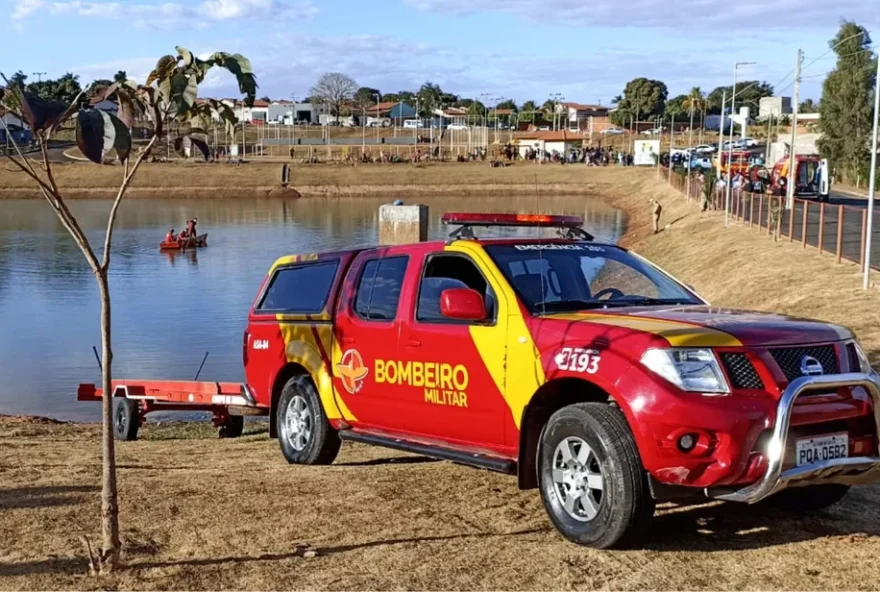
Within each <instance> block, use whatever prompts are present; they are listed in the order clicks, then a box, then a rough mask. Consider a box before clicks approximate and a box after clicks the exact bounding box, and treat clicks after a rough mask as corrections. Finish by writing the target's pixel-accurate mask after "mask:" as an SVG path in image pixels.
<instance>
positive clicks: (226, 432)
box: [218, 415, 244, 438]
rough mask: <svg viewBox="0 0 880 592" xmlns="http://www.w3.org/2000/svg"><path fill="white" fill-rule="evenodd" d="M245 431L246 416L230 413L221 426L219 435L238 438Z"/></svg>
mask: <svg viewBox="0 0 880 592" xmlns="http://www.w3.org/2000/svg"><path fill="white" fill-rule="evenodd" d="M243 431H244V417H242V416H241V415H230V416H229V417H227V418H226V421H224V422H223V425H221V426H220V430H219V431H218V435H219V436H220V437H221V438H238V437H239V436H241V433H242V432H243Z"/></svg>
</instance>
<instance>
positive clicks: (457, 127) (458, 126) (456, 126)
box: [449, 123, 468, 131]
mask: <svg viewBox="0 0 880 592" xmlns="http://www.w3.org/2000/svg"><path fill="white" fill-rule="evenodd" d="M467 128H468V126H466V125H465V124H463V123H452V124H450V125H449V129H451V130H455V131H462V130H467Z"/></svg>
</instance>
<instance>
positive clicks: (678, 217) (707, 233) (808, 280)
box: [0, 167, 880, 590]
mask: <svg viewBox="0 0 880 592" xmlns="http://www.w3.org/2000/svg"><path fill="white" fill-rule="evenodd" d="M559 168H560V169H563V168H564V169H565V170H566V171H568V170H569V167H559ZM572 169H573V168H572ZM573 170H575V169H573ZM576 170H578V172H579V174H580V175H581V180H582V182H584V183H589V184H592V187H593V190H592V194H593V195H597V196H600V197H603V198H605V199H607V200H608V201H609V202H610V203H612V204H613V205H616V206H618V207H621V208H624V209H626V210H627V211H628V212H629V213H630V228H629V233H628V235H627V237H626V240H625V242H626V244H627V245H628V246H630V247H632V248H634V249H635V250H636V251H638V252H639V253H641V254H643V255H645V256H647V257H648V258H650V259H652V260H653V261H655V262H656V263H657V264H659V265H660V266H662V267H663V268H665V269H667V270H668V271H670V272H671V273H673V274H676V275H678V276H679V277H680V278H681V279H682V280H683V281H686V282H688V283H691V284H693V285H694V286H695V287H696V289H697V291H699V292H700V293H701V294H703V295H704V296H705V297H707V298H708V299H709V300H711V301H712V302H713V303H714V304H716V305H719V306H731V307H746V308H755V309H759V310H768V311H778V312H787V313H793V314H798V315H804V316H812V317H818V318H821V319H826V320H832V321H836V322H841V323H843V324H846V325H848V326H850V327H852V328H853V329H855V330H856V331H857V333H858V334H859V335H860V337H861V338H862V341H863V342H864V344H865V346H866V348H867V349H868V350H869V351H871V355H872V358H873V360H874V361H875V362H880V306H878V304H880V302H878V292H877V290H876V288H874V289H872V290H870V291H868V292H862V291H861V290H860V289H859V286H860V281H859V278H860V276H859V272H858V268H857V266H855V265H852V264H844V265H836V264H834V262H833V258H832V257H831V256H829V255H825V256H819V255H817V254H816V252H815V251H813V250H810V249H807V250H803V249H802V248H801V247H800V246H799V245H792V244H789V243H787V242H779V243H774V242H773V240H772V239H771V238H769V237H767V236H766V235H765V234H763V233H761V232H759V231H757V230H755V229H750V228H746V227H743V226H741V225H733V226H731V227H730V228H726V229H725V228H724V227H723V223H722V222H721V216H722V215H721V214H719V213H717V212H708V213H705V214H700V213H699V211H698V208H697V206H696V205H695V204H690V205H688V204H687V203H686V202H685V201H684V199H683V198H682V197H680V196H678V195H677V194H674V193H672V192H671V191H669V190H667V189H666V188H665V187H663V186H661V185H658V183H657V181H656V180H655V178H654V176H653V173H652V172H650V171H635V170H633V169H608V170H604V169H603V170H594V169H586V170H584V169H583V168H580V167H579V168H578V169H576ZM566 174H568V173H566ZM609 187H614V188H615V189H614V190H613V191H611V190H609V189H608V188H609ZM652 196H654V197H657V198H658V199H659V200H660V201H661V203H662V204H663V208H664V209H663V219H662V223H663V225H667V227H666V228H665V230H664V231H663V232H661V233H659V234H657V235H650V234H649V233H648V230H649V228H650V223H649V217H648V214H649V211H650V209H649V203H648V199H649V198H650V197H652ZM117 450H118V455H119V456H118V461H119V485H120V520H121V525H122V532H123V540H124V544H125V567H124V568H122V569H121V570H120V571H118V572H117V573H116V574H114V575H112V576H107V577H103V578H92V577H89V576H88V575H87V562H86V559H85V553H84V551H83V548H82V545H81V543H80V542H79V541H78V537H79V536H80V535H83V534H85V535H89V536H90V537H91V538H92V540H95V539H96V538H97V536H98V534H99V484H100V479H99V476H100V460H99V459H100V447H99V429H98V427H97V426H90V425H73V424H59V423H54V422H51V421H47V420H30V419H21V418H2V417H0V541H3V542H2V543H0V589H149V590H153V589H157V590H160V589H161V590H164V589H199V590H206V589H249V590H252V589H269V588H271V589H291V588H296V589H317V588H320V589H327V588H333V589H339V588H345V589H358V590H360V589H414V588H415V589H594V588H602V589H744V588H747V589H874V588H876V587H877V585H878V584H877V583H878V582H880V562H878V561H877V557H878V556H880V506H878V505H877V503H876V500H877V498H878V495H880V485H872V486H865V487H861V488H856V489H854V490H853V491H852V492H851V493H850V494H849V495H848V496H847V497H846V499H845V500H844V501H843V502H842V503H840V504H838V505H837V506H835V507H833V508H831V509H829V510H827V511H824V512H819V513H816V514H813V515H807V516H800V515H790V514H782V513H779V512H778V511H775V510H771V509H768V508H765V507H762V506H758V507H746V506H741V505H737V504H725V503H711V504H705V505H703V506H696V507H694V506H691V507H676V506H663V507H661V508H660V509H659V510H658V513H657V518H656V520H655V524H654V530H653V533H652V535H651V536H650V538H649V539H648V541H647V543H646V544H645V546H644V547H643V548H641V549H639V550H632V551H596V550H592V549H586V548H581V547H578V546H575V545H573V544H570V543H567V542H565V541H563V540H562V539H561V538H560V537H559V536H558V535H557V534H556V532H555V531H554V530H553V528H552V527H551V525H550V523H549V521H548V519H547V517H546V515H545V512H544V510H543V508H542V506H541V502H540V498H539V496H538V493H537V492H536V491H526V492H520V491H518V490H517V489H516V481H515V479H512V478H510V477H506V476H503V475H497V474H493V473H487V472H482V471H477V470H474V469H470V468H466V467H461V466H458V465H455V464H452V463H448V462H436V461H432V460H429V459H425V458H421V457H416V456H409V455H403V454H398V453H395V452H391V451H387V450H383V449H377V448H367V447H363V446H359V445H352V444H349V443H346V444H345V445H344V446H343V450H342V453H341V455H340V457H339V459H338V460H337V463H336V464H335V465H334V466H332V467H323V468H321V467H319V468H311V467H294V466H289V465H287V464H286V463H285V462H284V460H283V458H282V456H281V454H280V452H279V450H278V447H277V443H275V442H273V441H270V440H268V438H267V436H266V433H265V424H260V423H249V424H248V428H247V434H246V436H245V437H243V438H241V439H238V440H219V439H217V438H216V435H215V432H214V431H213V430H212V429H210V427H209V426H206V425H193V424H165V425H159V426H157V425H148V426H146V427H145V428H144V429H143V430H142V439H141V440H140V441H138V442H131V443H121V444H120V445H119V446H118V448H117ZM305 549H308V550H311V551H314V552H315V553H316V555H315V556H314V557H304V556H303V554H304V552H303V551H304V550H305Z"/></svg>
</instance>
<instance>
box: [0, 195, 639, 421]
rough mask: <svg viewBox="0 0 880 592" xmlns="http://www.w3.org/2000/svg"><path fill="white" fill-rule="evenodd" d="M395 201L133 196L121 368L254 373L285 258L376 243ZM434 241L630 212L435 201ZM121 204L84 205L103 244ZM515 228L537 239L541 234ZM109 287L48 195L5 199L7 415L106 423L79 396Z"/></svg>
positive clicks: (597, 230) (2, 308)
mask: <svg viewBox="0 0 880 592" xmlns="http://www.w3.org/2000/svg"><path fill="white" fill-rule="evenodd" d="M390 201H393V200H391V199H378V198H377V199H367V198H337V199H327V200H323V199H314V200H300V201H281V200H266V199H256V200H250V199H240V200H196V199H193V200H171V199H168V200H143V199H133V200H129V201H127V202H124V203H123V206H122V208H121V209H120V212H119V218H118V223H117V230H116V232H115V234H114V247H113V251H114V252H113V263H112V267H111V291H112V295H113V298H114V307H113V319H114V333H113V338H114V344H115V350H116V355H115V360H114V361H115V373H116V374H117V375H118V376H126V377H138V376H142V377H154V378H169V379H180V380H189V379H192V377H193V375H194V374H195V371H196V369H197V368H198V365H199V363H200V362H201V359H202V356H204V354H205V352H206V351H209V352H210V356H209V358H208V361H207V362H206V364H205V368H204V369H203V371H202V378H203V379H205V378H207V379H210V380H221V381H238V380H241V379H242V377H243V376H242V374H243V372H242V368H241V345H240V342H241V333H242V331H243V330H244V327H245V323H246V312H247V309H248V307H249V306H250V304H251V301H252V299H253V297H254V295H255V293H256V290H257V288H258V287H259V284H260V282H261V281H262V279H263V276H264V274H265V273H266V270H267V269H268V268H269V266H270V265H271V263H272V262H273V261H274V260H275V259H276V258H277V257H279V256H281V255H284V254H290V253H297V252H315V251H324V250H332V249H344V248H352V247H356V246H363V245H370V244H374V243H375V242H376V234H377V218H378V213H377V212H378V206H379V205H380V204H382V203H389V202H390ZM405 201H407V202H408V203H416V201H419V202H421V203H425V204H427V205H429V207H430V208H431V222H430V224H429V232H430V236H431V238H433V239H440V238H445V237H446V235H447V234H448V232H449V229H447V228H445V227H444V226H442V225H441V224H440V215H441V214H442V213H444V212H447V211H483V212H519V213H523V212H534V211H536V209H537V210H538V211H539V212H543V213H558V214H576V215H580V216H583V217H584V218H585V219H586V226H587V228H588V229H589V230H590V232H592V233H593V234H594V235H596V237H597V238H598V239H599V240H606V241H612V242H613V241H616V240H617V239H618V238H619V236H620V235H621V234H622V232H623V226H624V216H623V215H622V213H621V212H620V211H618V210H615V209H612V208H610V207H608V206H606V205H605V204H604V203H602V202H600V201H598V200H590V199H588V198H583V197H558V198H554V197H541V198H540V200H537V201H536V198H535V197H534V196H530V197H488V198H487V197H473V196H468V197H428V198H420V199H419V200H405ZM109 208H110V203H109V202H108V201H74V202H72V203H71V209H72V210H73V211H74V213H75V214H76V215H77V216H78V217H79V220H80V222H81V224H82V226H83V229H84V230H85V231H86V232H87V234H88V235H89V238H90V239H91V240H92V242H93V244H95V245H101V243H102V237H103V228H104V224H105V223H106V219H107V218H106V217H107V212H108V210H109ZM193 216H198V218H199V229H200V230H201V231H202V232H208V233H209V234H210V241H209V245H210V246H208V247H207V248H205V249H201V250H197V249H194V250H191V251H185V252H168V253H161V252H160V251H159V242H160V241H161V240H162V238H163V237H164V236H165V233H166V232H167V231H168V228H169V227H171V226H173V227H174V228H175V229H178V228H182V227H183V223H184V221H185V220H187V219H189V218H192V217H193ZM512 232H513V233H514V234H519V235H522V236H534V233H535V231H534V230H531V229H517V230H515V231H512ZM99 312H100V311H99V304H98V302H97V288H96V287H95V282H94V278H93V277H92V274H91V271H90V270H89V268H88V266H87V265H86V263H85V261H84V259H83V257H82V255H81V254H80V252H79V250H78V249H77V247H76V245H75V244H74V243H73V241H72V239H70V237H69V236H68V235H67V232H66V231H65V230H64V228H63V227H62V226H61V225H60V223H58V221H57V220H56V219H55V216H54V214H53V212H52V211H51V209H50V208H49V207H48V206H47V205H46V204H45V203H44V202H41V201H37V200H33V201H0V362H2V365H3V379H4V380H3V381H0V413H30V414H43V415H51V416H54V417H60V418H67V419H97V418H98V414H99V409H98V406H97V405H88V404H77V403H76V401H75V400H74V395H75V390H76V385H77V384H78V383H79V382H93V381H97V380H98V378H99V375H98V367H97V364H96V362H95V359H94V356H93V354H92V352H91V348H92V346H93V345H99V343H100V333H99V330H98V321H99Z"/></svg>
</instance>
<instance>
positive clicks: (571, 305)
mask: <svg viewBox="0 0 880 592" xmlns="http://www.w3.org/2000/svg"><path fill="white" fill-rule="evenodd" d="M605 304H606V303H605V302H599V301H598V300H574V299H573V300H551V301H545V302H536V303H535V304H533V305H532V314H542V313H546V312H570V311H576V310H587V309H591V308H603V307H604V306H605Z"/></svg>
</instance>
